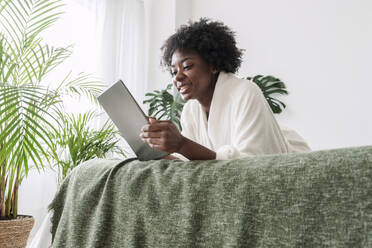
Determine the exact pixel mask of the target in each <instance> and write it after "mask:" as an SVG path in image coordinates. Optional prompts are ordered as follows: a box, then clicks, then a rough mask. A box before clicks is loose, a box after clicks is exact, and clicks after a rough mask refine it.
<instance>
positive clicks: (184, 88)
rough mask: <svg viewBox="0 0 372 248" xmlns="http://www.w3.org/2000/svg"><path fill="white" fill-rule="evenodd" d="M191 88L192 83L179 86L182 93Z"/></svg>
mask: <svg viewBox="0 0 372 248" xmlns="http://www.w3.org/2000/svg"><path fill="white" fill-rule="evenodd" d="M190 88H191V86H190V85H183V86H181V87H179V89H178V91H179V92H180V94H185V93H187V92H188V91H189V90H190Z"/></svg>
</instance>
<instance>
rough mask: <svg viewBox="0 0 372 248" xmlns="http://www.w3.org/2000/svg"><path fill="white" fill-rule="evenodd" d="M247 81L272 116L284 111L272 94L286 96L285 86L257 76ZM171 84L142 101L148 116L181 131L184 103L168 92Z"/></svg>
mask: <svg viewBox="0 0 372 248" xmlns="http://www.w3.org/2000/svg"><path fill="white" fill-rule="evenodd" d="M247 79H248V80H252V81H253V82H254V83H256V84H257V85H258V87H260V89H261V90H262V93H263V95H264V96H265V99H266V100H267V102H268V103H269V106H270V108H271V110H272V111H273V113H274V114H279V113H281V112H282V108H283V109H284V108H285V107H286V106H285V104H284V103H283V102H282V101H280V100H278V99H276V98H274V97H273V96H272V94H285V95H286V94H288V91H287V90H286V86H285V84H284V83H283V82H282V81H280V79H278V78H275V77H273V76H262V75H257V76H254V77H253V78H252V77H247ZM171 88H172V84H168V85H167V87H166V88H165V89H164V90H160V91H159V90H155V91H154V92H151V93H146V95H145V96H147V97H149V99H147V100H145V101H143V103H144V104H150V107H149V111H148V115H149V116H153V117H155V118H157V119H167V120H171V121H172V122H173V123H175V124H176V125H177V126H178V128H179V129H180V130H181V124H180V117H181V112H182V109H183V105H184V104H185V101H184V100H183V99H182V98H181V96H180V95H179V93H178V92H177V93H176V95H175V97H173V95H172V94H171V93H169V90H171Z"/></svg>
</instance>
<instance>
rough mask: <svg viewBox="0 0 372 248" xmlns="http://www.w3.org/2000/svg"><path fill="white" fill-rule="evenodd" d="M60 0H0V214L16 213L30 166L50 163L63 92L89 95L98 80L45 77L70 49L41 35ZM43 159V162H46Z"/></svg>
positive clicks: (56, 12)
mask: <svg viewBox="0 0 372 248" xmlns="http://www.w3.org/2000/svg"><path fill="white" fill-rule="evenodd" d="M62 7H63V4H62V2H61V0H22V1H14V0H0V219H4V218H5V219H9V218H16V217H17V208H18V188H19V185H20V184H21V182H22V180H23V179H24V178H25V177H26V176H27V173H28V171H29V168H30V166H34V167H35V168H37V169H38V170H40V169H43V168H44V163H46V162H49V157H50V151H52V153H54V151H53V138H54V137H55V135H56V132H58V126H59V125H60V120H59V119H58V114H57V113H58V111H59V110H58V109H60V108H61V106H62V105H61V102H62V95H63V94H66V93H67V94H76V93H77V94H79V95H87V96H89V97H91V98H93V96H94V95H96V94H97V92H99V90H100V86H99V84H98V83H97V82H92V81H89V80H88V78H87V77H84V75H79V76H78V77H77V78H76V79H71V76H70V75H68V77H66V78H65V80H63V81H62V83H61V84H60V85H59V86H58V87H57V89H51V88H50V87H47V86H44V85H45V84H44V82H43V80H44V78H45V76H46V75H47V74H48V73H49V72H51V71H52V70H53V69H54V68H55V67H56V66H58V65H59V64H61V63H62V62H63V61H64V60H65V59H66V58H68V57H69V56H70V54H71V50H70V48H71V47H65V48H54V47H51V46H48V45H46V44H43V43H42V39H41V38H40V37H39V34H40V33H41V32H42V31H44V30H45V29H46V28H48V27H50V26H51V25H52V24H53V23H54V22H55V21H56V20H57V19H58V18H59V17H60V16H61V14H62V13H63V11H62ZM45 159H46V161H45Z"/></svg>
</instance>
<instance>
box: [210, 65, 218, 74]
mask: <svg viewBox="0 0 372 248" xmlns="http://www.w3.org/2000/svg"><path fill="white" fill-rule="evenodd" d="M211 72H212V73H213V74H216V73H217V72H218V71H217V69H216V68H214V67H212V66H211Z"/></svg>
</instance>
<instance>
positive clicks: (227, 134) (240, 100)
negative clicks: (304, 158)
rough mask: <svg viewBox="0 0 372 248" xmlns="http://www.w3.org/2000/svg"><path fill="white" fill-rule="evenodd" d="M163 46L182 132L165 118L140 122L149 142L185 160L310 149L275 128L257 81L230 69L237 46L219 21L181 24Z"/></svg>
mask: <svg viewBox="0 0 372 248" xmlns="http://www.w3.org/2000/svg"><path fill="white" fill-rule="evenodd" d="M162 51H163V57H162V65H163V66H165V67H166V68H168V70H169V71H170V73H171V74H172V76H173V84H174V86H175V87H176V88H177V90H178V91H179V93H180V94H181V96H182V98H183V99H184V100H186V101H187V103H186V104H185V106H184V108H183V112H182V115H181V125H182V134H181V133H179V131H178V130H177V128H175V126H174V124H173V123H171V122H170V121H160V120H155V119H151V121H150V124H149V125H146V126H144V127H143V129H142V133H141V134H140V136H141V138H142V139H143V140H144V141H145V142H147V143H148V144H149V145H150V146H152V147H153V148H155V149H158V150H161V151H165V152H168V153H179V154H181V155H183V156H184V157H186V158H187V159H190V160H209V159H233V158H239V157H245V156H250V155H259V154H275V153H290V152H301V151H308V150H309V147H308V145H307V144H306V142H305V141H304V140H303V139H302V138H301V137H300V136H299V135H298V134H297V133H295V132H294V131H292V130H285V129H282V128H280V126H279V125H278V123H277V122H276V120H275V118H274V116H273V113H272V112H271V109H270V107H269V106H268V104H267V102H266V101H265V98H264V96H263V94H262V92H261V91H260V89H259V88H258V86H257V85H255V84H254V83H252V82H250V81H247V80H244V79H239V78H237V77H236V76H235V75H234V74H233V73H235V72H236V71H237V70H238V68H239V66H240V64H241V56H242V50H240V49H238V48H237V47H236V41H235V37H234V33H233V32H232V31H231V30H230V28H229V27H227V26H226V25H224V24H223V23H222V22H215V21H210V20H208V19H204V18H202V19H200V20H199V21H196V22H193V23H189V24H188V25H183V26H181V27H180V28H179V29H178V30H177V32H176V33H175V34H173V35H172V36H170V37H169V38H168V39H167V40H166V42H165V44H164V45H163V47H162ZM171 158H172V159H174V157H171Z"/></svg>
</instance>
